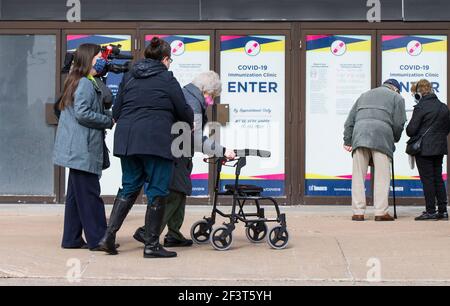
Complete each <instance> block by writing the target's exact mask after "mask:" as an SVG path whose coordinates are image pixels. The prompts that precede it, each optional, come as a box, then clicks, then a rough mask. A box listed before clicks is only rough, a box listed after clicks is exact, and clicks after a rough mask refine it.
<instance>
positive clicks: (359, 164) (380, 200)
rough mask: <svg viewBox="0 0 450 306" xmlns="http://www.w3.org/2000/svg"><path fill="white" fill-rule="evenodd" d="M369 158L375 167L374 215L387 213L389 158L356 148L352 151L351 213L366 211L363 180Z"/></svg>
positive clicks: (379, 153)
mask: <svg viewBox="0 0 450 306" xmlns="http://www.w3.org/2000/svg"><path fill="white" fill-rule="evenodd" d="M370 160H372V161H373V165H374V168H375V181H374V199H373V200H374V206H375V216H384V215H385V214H387V213H389V188H390V184H391V171H390V163H391V159H390V158H389V156H387V155H386V154H384V153H381V152H378V151H374V150H370V149H367V148H358V149H356V150H355V152H354V153H353V178H352V207H353V214H355V215H364V214H365V211H366V206H367V204H366V192H365V186H364V182H365V179H366V176H367V170H368V168H369V162H370Z"/></svg>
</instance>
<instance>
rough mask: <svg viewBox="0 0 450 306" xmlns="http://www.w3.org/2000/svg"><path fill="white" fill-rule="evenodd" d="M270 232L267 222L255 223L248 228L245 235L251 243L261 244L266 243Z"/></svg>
mask: <svg viewBox="0 0 450 306" xmlns="http://www.w3.org/2000/svg"><path fill="white" fill-rule="evenodd" d="M268 231H269V229H268V228H267V224H266V223H265V222H253V223H250V224H249V225H248V226H247V228H246V229H245V234H246V235H247V239H248V240H250V242H253V243H259V242H262V241H264V238H266V236H267V232H268Z"/></svg>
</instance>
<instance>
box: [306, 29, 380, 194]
mask: <svg viewBox="0 0 450 306" xmlns="http://www.w3.org/2000/svg"><path fill="white" fill-rule="evenodd" d="M371 48H372V42H371V36H369V35H307V37H306V49H307V51H306V138H305V139H306V181H305V194H306V195H307V196H350V195H351V177H352V176H351V172H352V158H351V155H350V154H349V153H348V152H346V151H344V149H343V147H342V146H343V129H344V122H345V120H346V119H347V115H348V113H349V112H350V109H351V108H352V106H353V104H354V103H355V101H356V100H357V98H358V97H359V96H360V95H361V94H362V93H363V92H365V91H367V90H369V89H370V88H371V81H372V80H371ZM368 179H370V177H368ZM366 186H367V190H369V191H370V183H369V181H367V183H366Z"/></svg>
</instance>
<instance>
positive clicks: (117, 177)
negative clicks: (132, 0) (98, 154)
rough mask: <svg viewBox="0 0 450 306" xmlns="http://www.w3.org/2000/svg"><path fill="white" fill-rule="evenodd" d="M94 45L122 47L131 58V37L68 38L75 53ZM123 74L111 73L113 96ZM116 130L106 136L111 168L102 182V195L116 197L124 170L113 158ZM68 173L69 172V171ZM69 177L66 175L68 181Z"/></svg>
mask: <svg viewBox="0 0 450 306" xmlns="http://www.w3.org/2000/svg"><path fill="white" fill-rule="evenodd" d="M86 43H93V44H98V45H101V46H108V45H110V44H114V45H119V44H120V45H121V46H122V48H121V54H123V55H128V56H131V35H68V36H67V50H68V51H69V52H73V51H75V50H76V48H78V46H79V45H81V44H86ZM125 62H126V60H114V63H117V64H124V63H125ZM122 77H123V74H114V73H109V74H108V76H107V84H106V85H107V86H108V87H109V88H110V89H111V91H112V93H113V95H116V94H117V92H118V90H119V85H120V83H121V82H122ZM114 131H115V130H114V129H113V130H108V131H107V135H106V144H107V146H108V148H109V150H110V151H111V152H110V156H109V158H110V161H111V167H110V168H109V169H108V170H106V171H103V175H102V178H101V180H100V185H101V190H102V194H104V195H115V194H117V190H118V189H119V188H120V186H121V179H122V170H121V169H122V168H121V165H120V160H119V159H118V158H115V157H113V147H114ZM67 171H68V170H67ZM68 177H69V175H68V172H67V174H66V180H67V178H68ZM66 187H67V182H66Z"/></svg>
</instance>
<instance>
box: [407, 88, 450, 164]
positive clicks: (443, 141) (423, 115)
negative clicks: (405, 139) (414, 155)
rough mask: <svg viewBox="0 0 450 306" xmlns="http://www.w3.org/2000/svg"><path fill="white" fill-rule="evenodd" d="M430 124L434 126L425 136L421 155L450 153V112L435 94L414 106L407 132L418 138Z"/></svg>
mask: <svg viewBox="0 0 450 306" xmlns="http://www.w3.org/2000/svg"><path fill="white" fill-rule="evenodd" d="M438 113H439V114H438ZM437 114H438V115H437ZM436 115H437V117H436ZM435 118H436V119H435ZM430 126H432V127H431V129H430V130H429V132H428V133H427V134H426V135H425V136H424V137H423V140H422V152H421V154H420V155H421V156H436V155H446V154H447V153H448V152H447V135H448V134H449V132H450V112H449V110H448V107H447V105H445V104H444V103H441V101H439V99H438V98H437V96H436V95H435V94H430V95H427V96H425V97H423V98H422V99H421V100H420V101H419V103H418V104H417V105H416V106H415V107H414V113H413V116H412V118H411V121H410V122H409V124H408V127H407V128H406V134H407V135H408V136H409V137H411V138H412V139H416V138H417V137H420V136H421V135H423V134H424V133H425V132H426V131H427V129H428V128H429V127H430Z"/></svg>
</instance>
